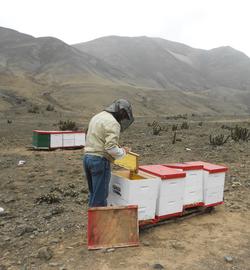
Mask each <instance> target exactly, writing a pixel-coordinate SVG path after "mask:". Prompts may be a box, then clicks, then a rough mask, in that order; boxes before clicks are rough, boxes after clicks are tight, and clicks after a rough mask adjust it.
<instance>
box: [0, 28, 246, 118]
mask: <svg viewBox="0 0 250 270" xmlns="http://www.w3.org/2000/svg"><path fill="white" fill-rule="evenodd" d="M249 75H250V59H249V57H247V56H246V55H245V54H243V53H242V52H239V51H237V50H235V49H233V48H230V47H221V48H216V49H213V50H209V51H207V50H201V49H195V48H192V47H189V46H187V45H185V44H181V43H177V42H172V41H168V40H164V39H160V38H148V37H135V38H129V37H118V36H109V37H103V38H99V39H96V40H93V41H90V42H85V43H80V44H76V45H72V46H70V45H68V44H66V43H65V42H63V41H61V40H59V39H57V38H54V37H40V38H35V37H33V36H30V35H26V34H23V33H20V32H17V31H15V30H12V29H7V28H3V27H0V113H1V112H4V111H9V112H11V111H13V110H21V111H22V112H25V111H26V112H27V107H29V106H31V105H32V104H33V105H38V106H42V107H43V108H45V107H46V106H47V105H48V104H51V105H53V106H55V107H56V109H57V110H59V111H75V112H79V113H85V114H92V112H96V111H99V110H100V109H102V108H103V107H104V106H106V105H107V104H109V103H110V102H111V101H112V100H114V99H115V98H127V99H129V100H130V101H132V103H133V105H134V107H135V109H134V110H135V113H136V114H137V115H156V114H169V113H171V114H175V113H193V112H195V113H209V114H213V113H223V114H232V113H233V114H245V113H249V112H250V81H249V78H250V76H249Z"/></svg>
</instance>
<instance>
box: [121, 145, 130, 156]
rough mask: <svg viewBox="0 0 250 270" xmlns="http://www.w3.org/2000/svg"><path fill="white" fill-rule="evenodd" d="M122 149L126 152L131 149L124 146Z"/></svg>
mask: <svg viewBox="0 0 250 270" xmlns="http://www.w3.org/2000/svg"><path fill="white" fill-rule="evenodd" d="M123 149H124V151H125V153H126V154H127V153H129V152H130V151H131V147H127V146H124V147H123Z"/></svg>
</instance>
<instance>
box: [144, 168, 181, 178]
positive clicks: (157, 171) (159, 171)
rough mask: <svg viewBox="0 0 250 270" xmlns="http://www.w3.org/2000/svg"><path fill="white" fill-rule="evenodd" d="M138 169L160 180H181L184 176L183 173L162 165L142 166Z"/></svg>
mask: <svg viewBox="0 0 250 270" xmlns="http://www.w3.org/2000/svg"><path fill="white" fill-rule="evenodd" d="M139 169H140V170H142V171H144V172H147V173H150V174H153V175H155V176H159V177H160V178H161V179H174V178H183V177H185V176H186V173H185V172H181V171H177V170H175V169H172V168H168V167H166V166H163V165H143V166H139Z"/></svg>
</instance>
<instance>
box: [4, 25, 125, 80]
mask: <svg viewBox="0 0 250 270" xmlns="http://www.w3.org/2000/svg"><path fill="white" fill-rule="evenodd" d="M0 72H1V73H6V74H9V75H11V74H12V75H19V76H28V77H31V78H32V79H33V80H37V81H38V82H43V81H47V82H58V81H59V82H61V81H65V80H68V79H72V80H74V79H75V78H76V77H78V78H79V77H82V78H88V79H91V78H92V79H95V77H103V78H106V77H107V78H108V79H110V78H111V79H113V78H119V77H121V76H122V75H123V74H122V73H121V72H120V71H118V70H116V69H115V68H113V67H111V66H110V65H109V64H108V63H105V62H104V61H103V60H101V59H98V58H96V57H94V56H92V55H89V54H87V53H84V52H80V51H78V50H77V49H75V48H74V47H72V46H70V45H68V44H66V43H64V42H62V41H61V40H59V39H56V38H53V37H41V38H34V37H32V36H29V35H25V34H22V33H19V32H17V31H14V30H11V29H6V28H3V27H0Z"/></svg>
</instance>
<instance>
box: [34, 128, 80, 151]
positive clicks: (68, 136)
mask: <svg viewBox="0 0 250 270" xmlns="http://www.w3.org/2000/svg"><path fill="white" fill-rule="evenodd" d="M83 146H85V133H84V132H81V131H45V130H33V136H32V147H33V148H35V149H55V148H75V147H83Z"/></svg>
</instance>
